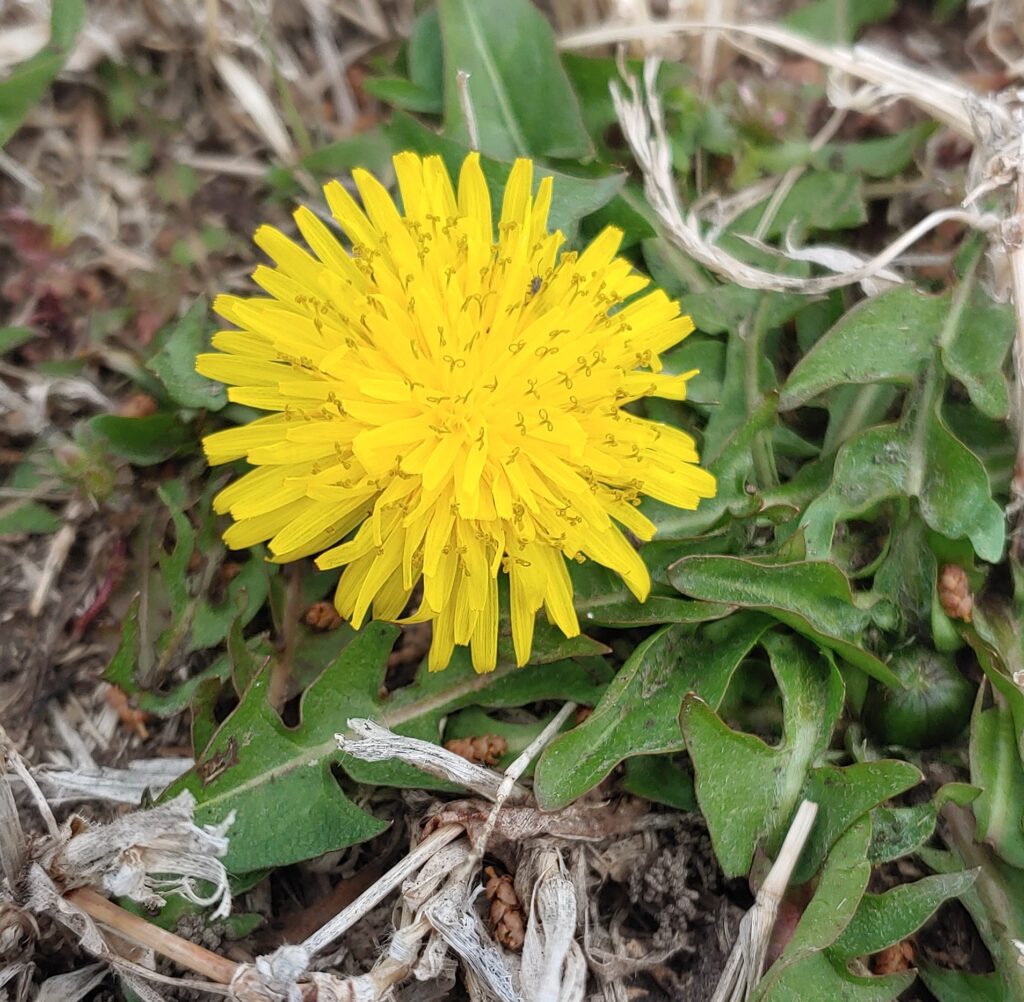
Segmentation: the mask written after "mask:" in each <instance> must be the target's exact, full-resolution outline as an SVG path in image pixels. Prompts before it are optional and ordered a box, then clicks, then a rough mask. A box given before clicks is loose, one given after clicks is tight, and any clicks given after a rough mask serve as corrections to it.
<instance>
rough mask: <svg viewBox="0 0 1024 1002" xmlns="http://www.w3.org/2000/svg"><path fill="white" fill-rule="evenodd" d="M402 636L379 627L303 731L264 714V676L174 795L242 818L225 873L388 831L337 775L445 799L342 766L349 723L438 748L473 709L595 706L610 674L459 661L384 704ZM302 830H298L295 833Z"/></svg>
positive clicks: (400, 770) (325, 677) (341, 659)
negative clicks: (446, 724) (186, 794)
mask: <svg viewBox="0 0 1024 1002" xmlns="http://www.w3.org/2000/svg"><path fill="white" fill-rule="evenodd" d="M396 636H397V630H396V629H395V628H394V627H392V626H389V625H386V624H383V623H379V622H372V623H369V624H367V625H366V626H365V627H364V628H363V629H362V630H360V631H359V632H358V633H357V634H356V635H355V637H354V638H353V639H352V640H351V641H350V642H349V643H347V645H346V646H345V647H344V648H343V649H342V651H341V652H340V654H339V655H338V656H337V657H335V658H334V659H333V660H332V661H331V662H330V663H329V664H328V665H327V667H326V668H325V669H324V670H323V672H322V674H321V675H320V676H319V677H318V678H317V679H316V680H315V681H314V682H313V683H312V684H311V685H310V686H309V687H308V689H307V690H306V691H305V692H304V693H303V695H302V699H301V703H300V723H299V724H298V726H296V727H294V728H289V727H286V726H285V725H284V724H283V723H282V722H281V719H280V718H279V717H278V715H277V713H276V712H275V711H274V710H273V709H272V708H271V707H270V705H269V703H268V702H267V690H268V686H269V684H270V676H271V672H269V671H267V670H264V671H262V672H260V673H259V674H258V675H257V676H256V677H255V679H254V680H253V682H252V684H251V685H250V687H249V689H248V690H247V691H246V693H245V695H244V696H243V698H242V700H241V702H240V703H239V705H238V706H237V708H236V709H235V710H234V711H233V713H232V714H231V715H230V716H229V717H228V718H227V720H225V721H224V723H223V724H222V725H221V726H220V728H219V729H218V730H217V732H216V734H215V735H214V736H213V738H212V740H211V741H210V742H209V744H208V746H207V747H206V748H205V750H204V751H203V752H202V754H201V756H200V758H199V760H198V762H197V765H196V768H195V769H194V770H193V771H192V772H190V773H189V774H188V775H187V776H185V777H184V778H183V779H182V780H180V781H179V782H178V783H177V784H175V785H174V786H173V787H172V788H171V790H169V791H168V794H167V795H168V796H171V795H173V794H174V793H175V792H177V791H178V790H180V789H189V790H191V791H192V793H193V794H194V795H195V796H196V799H197V801H198V807H197V814H196V817H197V820H198V821H199V823H204V824H206V823H211V822H216V821H219V820H223V819H224V818H225V817H226V816H227V815H228V814H229V813H230V812H231V811H232V810H234V811H236V812H237V814H236V821H235V825H234V826H233V827H232V832H233V833H234V837H233V838H232V840H231V848H230V850H229V854H228V856H227V858H226V865H227V866H228V867H229V868H230V869H231V870H232V871H233V872H236V873H241V872H246V871H251V870H258V869H263V868H265V867H271V866H283V865H287V864H289V863H293V862H296V861H298V860H302V859H308V858H310V857H312V856H317V855H321V854H322V853H324V852H329V851H331V850H333V849H338V848H342V847H343V846H346V845H351V844H353V843H355V842H359V841H362V840H364V839H366V838H370V837H372V836H373V835H375V834H376V833H377V832H379V831H381V830H382V829H383V827H384V825H383V823H382V822H379V821H377V820H376V819H374V818H372V817H371V816H369V815H368V814H365V813H364V812H362V811H361V810H359V809H358V808H357V807H356V806H355V805H354V804H353V803H352V802H351V801H350V800H348V799H347V797H346V796H345V795H344V793H343V792H342V790H341V789H340V788H339V786H338V783H337V781H336V780H335V778H334V776H333V774H332V765H333V764H335V763H340V765H341V766H342V767H343V768H344V770H345V771H346V772H347V773H348V774H349V775H350V776H351V777H352V778H353V779H355V780H356V781H357V782H365V783H373V784H377V785H409V786H414V787H417V788H424V787H425V788H428V789H436V788H444V784H442V783H439V782H438V781H437V780H435V779H433V778H432V777H428V776H426V775H425V774H423V773H421V772H419V771H418V770H416V769H413V768H411V767H410V766H405V765H402V764H401V763H398V764H396V763H393V762H379V763H373V762H360V761H358V760H355V759H352V758H351V757H343V756H342V755H341V754H340V753H339V752H338V750H337V747H336V743H335V741H334V734H335V732H337V731H339V730H342V729H343V728H344V726H345V722H346V721H347V720H348V719H349V718H350V717H372V718H373V719H375V720H377V721H378V722H380V723H381V724H383V725H384V726H387V727H391V728H393V729H395V730H396V731H398V732H399V733H402V734H408V735H410V736H413V737H419V738H423V739H425V740H431V741H437V740H438V738H439V735H440V725H441V721H442V719H443V718H444V717H445V716H447V715H449V714H452V713H454V712H455V711H456V710H459V709H462V708H463V707H466V706H473V705H477V706H483V707H497V706H521V705H523V704H524V703H528V702H533V701H537V700H543V699H572V700H575V701H578V702H583V703H587V702H593V701H596V698H597V694H598V693H599V692H600V690H601V688H602V687H603V684H604V674H603V673H604V670H605V667H604V663H603V661H600V659H598V661H597V663H596V664H591V663H590V662H589V661H583V662H572V661H563V662H558V663H556V664H549V665H540V666H536V667H534V666H527V667H526V668H516V667H515V666H514V664H513V663H511V662H508V661H506V662H504V663H502V664H500V665H499V667H498V668H497V669H496V670H495V671H493V672H491V673H490V674H487V675H479V674H477V673H476V672H474V671H473V669H472V666H471V665H470V663H469V658H468V656H463V655H464V654H465V652H464V651H463V650H461V649H460V652H458V653H457V654H456V657H455V658H453V661H452V664H451V665H449V667H448V668H447V669H446V671H444V672H435V673H428V672H421V673H420V674H419V675H418V676H417V678H416V679H415V681H414V682H413V683H411V684H410V685H407V686H403V687H402V688H400V689H397V690H395V691H393V692H391V693H390V695H388V696H387V697H386V698H385V699H383V700H382V699H381V696H380V689H381V685H382V683H383V681H384V673H385V671H386V669H387V658H388V654H389V652H390V650H391V647H392V645H393V643H394V640H395V637H396ZM297 819H301V824H298V823H297Z"/></svg>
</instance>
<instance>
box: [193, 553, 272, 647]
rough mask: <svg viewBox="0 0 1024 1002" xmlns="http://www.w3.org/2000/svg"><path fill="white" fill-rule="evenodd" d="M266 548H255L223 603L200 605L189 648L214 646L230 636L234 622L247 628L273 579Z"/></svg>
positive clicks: (209, 602) (232, 582)
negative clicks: (269, 571) (229, 631)
mask: <svg viewBox="0 0 1024 1002" xmlns="http://www.w3.org/2000/svg"><path fill="white" fill-rule="evenodd" d="M267 568H268V564H267V561H266V555H265V553H264V551H263V547H262V546H260V547H254V549H253V554H252V556H251V558H250V559H249V560H247V561H246V562H245V563H244V564H243V565H242V569H241V571H240V572H239V573H238V574H237V575H236V576H235V577H233V578H232V579H231V581H230V582H229V583H228V586H227V589H226V593H225V595H224V597H223V598H222V600H221V601H220V602H212V601H210V600H206V601H203V602H200V603H199V605H198V606H197V608H196V611H195V616H194V617H193V619H192V634H191V637H190V638H189V648H190V649H191V650H193V651H199V650H203V649H205V648H207V647H215V646H216V645H217V644H219V643H220V642H221V641H222V640H223V639H224V638H225V637H226V636H227V635H228V629H229V628H230V626H231V624H232V622H234V621H236V620H237V621H238V623H239V625H240V626H247V625H248V624H249V623H250V622H251V620H252V619H253V617H254V616H255V615H256V613H258V612H259V611H260V609H261V608H263V603H264V602H265V601H266V598H267V593H268V592H269V590H270V576H269V574H268V573H267Z"/></svg>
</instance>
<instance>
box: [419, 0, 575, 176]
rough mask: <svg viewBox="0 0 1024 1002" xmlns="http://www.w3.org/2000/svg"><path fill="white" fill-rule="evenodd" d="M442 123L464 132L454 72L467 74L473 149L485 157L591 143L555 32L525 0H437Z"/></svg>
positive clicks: (462, 135) (461, 135)
mask: <svg viewBox="0 0 1024 1002" xmlns="http://www.w3.org/2000/svg"><path fill="white" fill-rule="evenodd" d="M438 9H439V11H440V15H441V35H442V38H443V39H444V62H445V95H444V96H445V101H444V104H445V115H444V122H445V131H446V132H447V134H448V135H450V136H453V137H455V138H457V139H459V140H463V141H464V140H467V139H468V131H467V127H466V123H465V116H464V115H463V112H462V108H461V105H460V101H459V91H458V87H457V85H456V74H457V73H458V72H459V71H463V72H466V73H468V74H469V81H468V84H469V97H470V101H471V102H472V105H473V110H474V113H475V117H476V124H477V128H478V130H479V139H480V150H481V151H482V152H483V153H486V154H488V155H490V156H493V157H499V158H510V157H517V156H523V157H557V158H562V159H576V158H578V159H582V158H584V157H587V156H589V155H590V154H591V153H593V146H592V145H591V142H590V137H589V136H588V135H587V130H586V128H585V127H584V125H583V119H582V118H581V116H580V110H579V106H578V104H577V102H576V95H575V94H574V93H573V91H572V87H571V86H570V84H569V79H568V77H567V76H566V74H565V71H564V70H563V69H562V66H561V64H560V63H559V61H558V50H557V49H556V47H555V36H554V32H553V31H552V30H551V26H550V25H549V24H548V22H547V21H546V20H545V19H544V17H543V15H542V14H541V13H540V11H538V10H537V9H536V8H535V7H534V6H533V4H531V3H529V2H528V0H441V2H440V4H439V7H438Z"/></svg>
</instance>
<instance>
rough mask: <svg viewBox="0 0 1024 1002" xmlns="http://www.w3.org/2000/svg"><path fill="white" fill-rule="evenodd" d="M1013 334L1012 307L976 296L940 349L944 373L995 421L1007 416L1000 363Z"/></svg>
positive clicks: (1007, 408)
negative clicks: (964, 389)
mask: <svg viewBox="0 0 1024 1002" xmlns="http://www.w3.org/2000/svg"><path fill="white" fill-rule="evenodd" d="M1013 332H1014V319H1013V307H1011V306H1008V305H1006V304H1003V303H994V302H993V301H992V300H991V299H989V298H988V297H987V296H984V295H982V294H978V295H976V296H975V297H974V301H973V302H972V303H970V304H969V305H968V306H967V308H966V309H965V310H964V312H963V314H962V316H961V318H960V323H959V324H958V325H957V327H956V330H955V332H954V333H953V337H952V340H951V342H950V343H949V344H948V345H946V346H944V347H943V349H942V364H943V366H945V369H946V371H947V372H948V373H949V374H950V375H951V376H953V378H954V379H959V380H960V382H961V383H963V384H964V387H965V388H966V389H967V392H968V393H969V394H970V397H971V402H972V403H973V404H974V406H975V407H977V408H978V410H979V411H981V412H982V414H984V415H985V416H986V417H990V418H994V419H996V420H1002V419H1003V418H1005V417H1006V416H1007V415H1008V414H1009V413H1010V391H1009V388H1008V387H1007V383H1006V376H1005V374H1004V363H1005V362H1006V355H1007V352H1008V351H1009V350H1010V345H1011V344H1012V342H1013Z"/></svg>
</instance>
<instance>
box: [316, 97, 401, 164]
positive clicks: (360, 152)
mask: <svg viewBox="0 0 1024 1002" xmlns="http://www.w3.org/2000/svg"><path fill="white" fill-rule="evenodd" d="M382 82H383V81H379V80H378V81H376V83H382ZM366 83H367V90H369V84H370V83H371V81H369V80H368V81H367V82H366ZM393 152H394V150H393V148H392V145H391V140H390V139H389V138H388V137H387V135H386V134H385V132H384V130H383V129H381V128H374V129H369V130H368V131H366V132H357V133H356V134H355V135H354V136H346V137H345V138H344V139H339V140H337V141H336V142H333V143H328V144H327V145H326V146H321V147H318V148H317V149H315V150H313V152H312V153H307V154H306V155H305V156H304V157H303V158H302V166H303V167H305V168H306V169H307V170H309V171H312V172H313V174H315V175H317V176H318V177H322V178H334V177H339V176H340V175H342V174H349V173H351V172H352V170H353V169H354V168H356V167H363V168H365V169H366V170H368V171H370V172H371V173H373V174H376V175H378V176H386V175H387V174H388V172H389V171H390V170H391V169H392V167H391V154H392V153H393Z"/></svg>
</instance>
